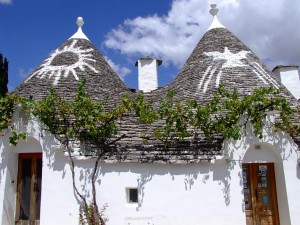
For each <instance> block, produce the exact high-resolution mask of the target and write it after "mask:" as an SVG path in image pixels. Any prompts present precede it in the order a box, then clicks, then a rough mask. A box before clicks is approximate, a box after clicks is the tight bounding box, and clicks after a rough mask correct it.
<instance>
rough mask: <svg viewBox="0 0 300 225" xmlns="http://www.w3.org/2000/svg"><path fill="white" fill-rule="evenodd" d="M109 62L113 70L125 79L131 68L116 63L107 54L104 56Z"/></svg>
mask: <svg viewBox="0 0 300 225" xmlns="http://www.w3.org/2000/svg"><path fill="white" fill-rule="evenodd" d="M104 58H105V60H106V61H107V63H108V64H109V65H110V66H111V68H113V70H114V71H115V72H116V73H117V74H118V75H119V77H120V78H121V79H122V80H123V81H124V79H125V76H126V75H128V74H129V73H130V72H131V70H130V69H129V68H127V67H124V66H121V65H119V64H116V63H114V62H113V61H112V60H111V59H109V58H108V57H107V56H104Z"/></svg>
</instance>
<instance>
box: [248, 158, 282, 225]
mask: <svg viewBox="0 0 300 225" xmlns="http://www.w3.org/2000/svg"><path fill="white" fill-rule="evenodd" d="M243 189H244V203H245V212H246V224H247V225H279V213H278V205H277V192H276V181H275V172H274V163H243Z"/></svg>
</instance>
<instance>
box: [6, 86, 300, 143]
mask: <svg viewBox="0 0 300 225" xmlns="http://www.w3.org/2000/svg"><path fill="white" fill-rule="evenodd" d="M173 96H174V93H173V92H172V91H170V92H169V93H168V94H167V96H166V98H165V99H164V100H163V101H161V102H156V103H154V101H153V100H152V101H151V100H146V99H145V96H144V95H142V94H140V95H138V96H137V98H136V99H130V98H129V97H128V96H126V95H125V96H123V97H122V99H121V101H120V103H119V104H117V105H115V106H114V107H112V106H109V105H108V104H107V103H108V101H107V100H105V99H104V100H94V99H91V98H90V96H89V95H88V94H87V93H86V92H85V90H84V83H81V84H80V85H79V86H78V92H77V94H76V96H75V97H74V99H73V100H69V101H67V100H65V99H63V98H61V97H60V96H58V94H57V93H56V91H55V90H54V89H51V91H50V95H49V96H48V97H46V98H44V99H42V100H40V101H37V102H32V101H30V100H26V99H23V98H20V97H17V96H14V95H7V97H5V98H1V99H0V113H1V120H0V130H2V134H3V130H4V129H5V128H9V129H10V130H11V131H12V132H11V133H12V136H11V143H12V144H16V143H17V140H18V139H20V138H24V137H25V134H22V133H21V134H17V132H16V131H15V130H14V127H13V126H12V124H13V123H12V115H13V112H14V110H15V108H16V105H18V104H21V105H22V107H23V108H25V109H26V110H27V111H28V112H29V113H32V114H33V115H34V116H36V117H37V118H38V119H39V120H40V121H41V122H42V124H44V125H46V127H47V129H48V130H49V131H50V132H51V133H52V134H55V135H57V136H59V137H61V139H60V140H61V141H62V142H63V143H64V142H65V141H67V140H75V139H77V140H81V141H88V142H91V143H94V144H97V145H98V146H99V147H100V148H102V149H104V148H105V147H107V146H109V145H110V144H111V143H114V141H115V140H117V139H118V138H120V137H119V136H118V135H119V130H118V125H117V122H118V121H119V120H120V119H121V118H122V117H123V115H124V114H128V113H131V114H132V115H136V116H137V117H138V118H139V121H140V123H144V124H155V126H153V130H152V132H153V135H154V137H155V138H156V139H157V140H160V141H162V142H163V143H164V144H165V145H166V146H169V145H170V144H171V143H172V142H174V140H182V139H184V138H187V137H193V135H195V134H197V133H200V132H201V133H203V134H204V135H205V136H206V137H207V138H208V139H209V140H213V139H214V137H215V135H221V136H223V137H224V138H232V139H235V140H237V139H240V138H241V136H242V135H243V134H244V133H245V131H246V126H247V124H251V127H252V129H253V131H254V133H255V135H257V136H258V137H260V138H261V137H262V131H263V127H264V120H265V118H266V113H265V112H267V111H270V110H278V111H280V114H279V115H278V118H277V119H276V120H275V122H274V123H273V124H272V128H273V129H274V131H277V130H279V129H280V130H283V131H287V132H288V133H290V134H291V135H292V136H293V135H297V134H299V126H296V125H295V124H296V123H295V121H298V120H299V118H297V117H296V115H299V110H298V112H297V111H296V109H293V108H292V107H291V106H290V103H289V102H288V101H287V100H286V99H285V98H284V97H282V96H281V90H278V89H275V88H272V87H270V88H261V89H258V90H255V91H254V92H253V93H252V94H251V95H250V94H249V95H246V96H242V97H241V96H239V95H238V92H237V90H233V91H232V92H230V91H228V90H227V89H225V87H224V86H221V87H220V88H219V90H218V91H217V92H216V93H215V95H214V96H213V98H212V99H211V101H209V102H207V104H204V105H200V104H198V103H197V101H195V100H188V101H186V102H176V101H174V99H173ZM142 136H143V137H146V136H147V135H146V134H142ZM64 144H66V143H64Z"/></svg>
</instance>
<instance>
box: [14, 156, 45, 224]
mask: <svg viewBox="0 0 300 225" xmlns="http://www.w3.org/2000/svg"><path fill="white" fill-rule="evenodd" d="M41 187H42V153H24V154H19V163H18V182H17V202H16V225H39V224H40V206H41Z"/></svg>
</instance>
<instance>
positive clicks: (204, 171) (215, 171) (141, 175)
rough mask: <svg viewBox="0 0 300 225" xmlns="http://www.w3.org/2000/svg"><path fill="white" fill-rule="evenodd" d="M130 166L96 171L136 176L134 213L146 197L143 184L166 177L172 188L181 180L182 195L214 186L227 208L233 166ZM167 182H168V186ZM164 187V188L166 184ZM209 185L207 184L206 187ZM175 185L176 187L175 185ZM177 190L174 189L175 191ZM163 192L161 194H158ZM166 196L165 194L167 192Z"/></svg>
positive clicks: (225, 164) (104, 168)
mask: <svg viewBox="0 0 300 225" xmlns="http://www.w3.org/2000/svg"><path fill="white" fill-rule="evenodd" d="M142 165H143V166H140V165H138V164H130V163H123V164H122V163H120V164H117V165H116V164H106V165H105V167H103V168H102V169H101V171H100V173H101V174H102V176H103V177H104V176H105V174H109V173H113V172H117V173H126V172H131V173H135V174H136V175H137V187H138V189H139V191H140V192H139V203H138V206H137V207H136V210H137V211H138V210H140V208H141V207H142V204H143V201H144V197H145V196H146V189H147V184H149V183H150V182H151V181H152V179H153V178H154V177H160V176H164V175H169V176H170V180H168V181H166V183H168V182H169V185H173V184H174V183H173V184H172V181H175V180H176V181H177V180H180V181H181V180H182V188H183V190H185V191H186V192H188V191H192V189H193V188H194V185H196V184H197V185H198V186H197V187H195V188H197V190H198V188H201V187H199V183H202V184H203V185H211V182H213V183H215V182H216V183H217V185H215V184H214V185H213V186H214V188H217V189H218V190H220V191H221V192H223V196H224V204H225V205H226V206H228V205H229V204H230V198H231V195H230V181H231V172H230V170H231V169H232V168H233V167H234V165H235V162H232V163H226V162H223V163H220V164H214V163H201V164H189V165H170V164H142ZM170 181H171V182H170ZM166 183H165V184H164V185H168V184H166ZM208 183H210V184H208ZM177 184H178V183H177ZM176 188H177V187H176ZM162 191H163V190H162ZM166 194H169V192H167V193H166Z"/></svg>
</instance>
